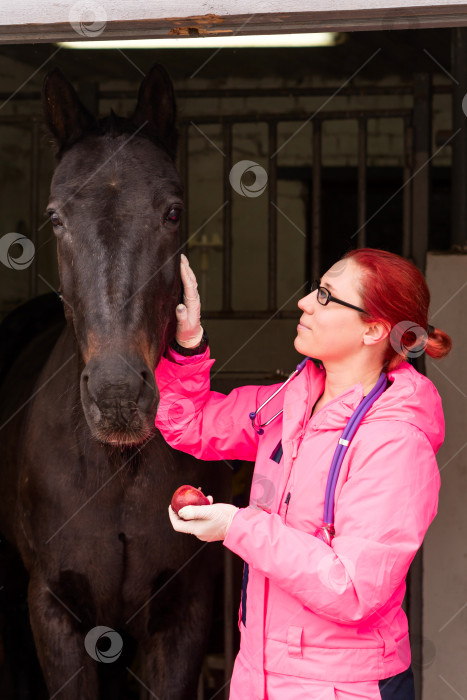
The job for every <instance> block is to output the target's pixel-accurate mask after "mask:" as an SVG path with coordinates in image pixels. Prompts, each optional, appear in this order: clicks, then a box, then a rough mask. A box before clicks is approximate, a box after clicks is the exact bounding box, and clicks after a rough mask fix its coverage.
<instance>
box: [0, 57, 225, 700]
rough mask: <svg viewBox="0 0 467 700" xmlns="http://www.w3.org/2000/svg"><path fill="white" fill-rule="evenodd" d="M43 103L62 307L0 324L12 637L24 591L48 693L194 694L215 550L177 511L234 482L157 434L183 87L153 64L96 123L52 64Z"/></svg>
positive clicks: (174, 698)
mask: <svg viewBox="0 0 467 700" xmlns="http://www.w3.org/2000/svg"><path fill="white" fill-rule="evenodd" d="M43 109H44V118H45V124H46V127H47V130H48V132H49V134H50V136H51V138H52V141H53V143H54V144H55V149H56V157H57V163H56V167H55V170H54V174H53V178H52V182H51V188H50V200H49V204H48V207H47V211H48V214H49V217H50V220H51V223H52V226H53V231H54V235H55V237H56V243H57V255H58V271H59V278H60V287H59V290H58V292H57V294H58V295H59V296H60V299H61V304H60V301H59V300H58V296H57V295H55V294H52V295H44V297H43V298H39V299H35V300H33V301H32V302H29V303H27V304H26V305H24V307H20V308H19V309H17V310H16V311H15V312H13V314H12V315H11V316H10V317H7V318H6V320H5V321H4V322H3V324H2V326H1V327H0V348H2V349H3V350H1V351H0V365H3V366H0V381H1V386H0V440H1V444H2V450H1V457H0V460H1V462H0V494H1V498H0V533H1V537H2V542H3V544H4V545H5V546H6V548H7V554H5V550H2V551H3V553H2V555H1V556H2V558H3V560H4V562H5V561H8V567H10V568H8V567H7V568H5V567H3V569H4V571H3V583H4V590H3V591H1V592H0V596H2V595H3V597H4V599H6V600H7V601H8V603H7V606H6V607H7V610H4V611H3V620H4V622H5V620H7V621H8V620H9V624H6V625H5V628H8V630H10V631H11V628H12V627H14V626H15V625H14V624H13V623H12V619H11V618H12V610H14V607H11V608H10V609H8V608H9V606H10V605H13V603H12V601H13V600H14V599H18V600H19V599H20V598H21V595H20V593H19V592H18V590H17V589H14V588H13V587H12V586H13V584H12V583H11V582H14V585H15V586H17V585H23V584H22V583H21V584H18V582H25V583H24V596H25V600H26V596H27V614H28V622H29V625H30V629H31V630H32V635H33V639H34V643H35V648H36V650H37V656H38V660H39V664H40V669H41V672H42V676H43V679H44V681H45V684H46V688H47V692H48V694H49V695H50V697H55V696H57V697H58V698H59V699H60V700H105V699H107V698H108V699H109V700H110V699H112V700H119V699H120V698H125V697H127V695H125V693H127V692H128V683H129V680H130V681H132V682H133V684H134V685H137V686H138V688H139V689H140V690H141V693H142V694H141V695H140V697H149V696H150V697H157V698H160V699H161V700H193V699H194V698H195V697H196V689H197V684H198V678H199V673H200V669H201V665H202V661H203V657H204V653H205V649H206V645H207V642H208V640H209V634H210V629H211V622H212V599H213V595H214V591H215V582H216V581H217V580H218V579H217V577H218V575H219V574H220V573H221V569H222V566H221V562H222V551H223V550H222V546H221V544H220V543H214V544H211V545H208V546H206V543H202V542H200V541H199V540H197V539H196V538H195V537H189V536H185V535H180V534H179V533H176V532H175V531H174V530H173V529H172V527H171V525H170V521H169V518H168V512H167V509H168V505H169V503H170V500H171V496H172V494H173V492H174V491H175V489H176V488H177V487H178V486H180V485H181V484H184V483H187V484H193V485H195V486H202V487H203V490H204V492H205V493H211V494H212V495H213V496H214V500H225V499H226V498H228V497H229V494H230V478H229V472H228V470H227V469H226V468H225V466H224V465H222V466H220V464H221V463H220V462H219V463H216V462H214V463H213V462H211V463H209V462H202V461H199V460H197V459H195V458H193V457H191V456H190V455H187V454H184V453H182V452H180V451H177V450H174V449H172V448H171V447H169V446H168V445H167V444H166V442H165V441H164V439H163V437H162V435H161V434H160V432H159V431H158V430H157V429H156V428H155V426H154V419H155V415H156V411H157V406H158V401H159V392H158V388H157V386H156V384H155V378H154V370H155V367H156V366H157V363H158V362H159V360H160V358H161V357H162V355H163V353H164V351H165V349H166V348H167V345H168V343H169V342H170V340H171V338H172V337H173V336H174V332H175V327H176V326H175V324H176V318H175V306H176V304H177V303H178V302H179V300H180V295H181V291H182V285H181V278H180V270H179V265H180V250H181V242H180V234H179V225H180V217H181V213H182V208H183V190H182V186H181V182H180V178H179V175H178V173H177V170H176V166H175V162H174V160H175V155H176V145H177V129H176V102H175V96H174V90H173V85H172V82H171V80H170V78H169V76H168V74H167V72H166V71H165V69H164V68H163V67H162V66H160V65H155V66H153V68H152V69H151V70H150V71H149V72H148V74H147V75H146V76H145V78H144V79H143V81H142V83H141V85H140V88H139V93H138V99H137V104H136V108H135V110H134V112H133V114H132V115H131V117H128V118H124V117H120V116H117V115H116V114H114V112H113V111H112V112H111V113H110V116H108V117H105V118H102V119H97V118H95V117H94V116H93V115H92V114H91V113H90V112H89V111H88V110H87V109H86V108H85V107H84V106H83V105H82V103H81V102H80V100H79V98H78V96H77V94H76V92H75V90H74V89H73V87H72V85H71V84H70V83H69V81H68V80H67V79H66V78H65V77H64V76H63V74H62V73H61V72H60V70H58V69H55V70H53V71H52V72H50V73H49V74H48V75H47V76H46V78H45V81H44V86H43ZM51 297H53V300H52V299H51ZM41 299H42V301H41ZM57 304H58V305H59V306H60V310H58V309H57ZM49 319H50V323H49V322H48V320H49ZM5 348H6V349H5ZM5 572H6V573H5ZM0 583H2V581H1V580H0ZM26 586H27V592H26ZM8 590H9V593H10V595H9V596H8V595H5V594H7V593H8ZM20 602H21V601H20ZM16 614H18V617H17V618H15V619H17V626H19V622H18V621H19V615H20V613H16V612H15V615H16ZM5 635H6V636H7V639H6V641H5V649H10V652H9V653H10V655H14V654H13V651H12V650H14V649H15V648H16V647H18V646H22V645H18V644H17V643H16V644H14V643H12V644H11V645H10V646H9V644H8V634H7V632H5ZM24 653H25V651H24V648H23V654H24ZM135 659H136V661H135ZM135 663H136V664H137V667H136V668H135ZM132 664H133V666H132ZM26 665H27V664H26V661H24V659H23V660H22V661H21V660H20V661H18V660H16V666H15V661H14V660H12V661H11V666H12V668H16V669H17V670H18V668H19V671H18V673H16V674H15V672H14V671H12V675H13V676H15V678H16V676H18V675H19V676H20V675H21V673H22V674H23V675H24V673H25V668H26ZM28 668H29V666H28ZM31 668H32V666H31ZM16 680H17V678H16ZM23 681H24V679H23ZM12 682H14V681H12ZM34 683H36V681H34ZM34 683H31V684H30V685H34ZM125 687H126V688H127V689H125ZM22 692H23V695H21V697H28V698H29V697H31V698H33V697H36V694H35V693H39V691H38V690H34V689H33V688H31V687H28V688H27V689H23V691H22ZM28 693H29V694H28Z"/></svg>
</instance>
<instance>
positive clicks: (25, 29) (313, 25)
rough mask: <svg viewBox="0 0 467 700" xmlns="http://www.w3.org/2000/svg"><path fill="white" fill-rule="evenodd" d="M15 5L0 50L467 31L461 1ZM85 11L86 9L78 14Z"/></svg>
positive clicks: (1, 29)
mask: <svg viewBox="0 0 467 700" xmlns="http://www.w3.org/2000/svg"><path fill="white" fill-rule="evenodd" d="M200 6H201V3H200V2H199V0H196V1H194V0H174V2H172V3H148V2H147V1H146V0H119V1H116V0H112V1H111V0H98V1H96V3H94V7H95V13H93V11H92V7H93V5H92V4H91V3H82V4H81V3H70V2H69V1H68V0H57V2H54V3H50V2H49V1H48V0H42V1H41V2H40V1H38V0H16V2H14V3H8V4H5V3H4V4H3V8H0V43H4V44H6V43H24V42H54V41H63V40H67V41H73V40H74V41H83V40H92V39H93V38H94V39H96V40H101V41H102V40H105V39H114V40H115V39H130V38H131V39H146V38H154V39H156V38H167V37H197V36H199V37H200V38H202V37H203V36H204V37H206V36H231V35H233V34H238V35H248V34H282V33H289V32H324V31H368V30H371V31H374V30H378V29H422V28H436V27H456V26H459V27H461V26H467V3H466V2H463V0H451V1H450V2H442V0H269V1H268V2H260V3H258V5H257V7H258V11H257V12H255V13H252V12H251V2H250V0H215V1H213V0H211V1H210V2H209V1H208V2H205V3H203V9H205V10H206V13H205V14H203V15H200V14H199V10H200ZM80 8H84V9H80Z"/></svg>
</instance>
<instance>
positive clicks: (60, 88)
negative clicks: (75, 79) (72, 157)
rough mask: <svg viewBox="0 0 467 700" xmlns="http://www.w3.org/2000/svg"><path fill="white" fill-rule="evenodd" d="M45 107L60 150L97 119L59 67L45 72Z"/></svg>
mask: <svg viewBox="0 0 467 700" xmlns="http://www.w3.org/2000/svg"><path fill="white" fill-rule="evenodd" d="M42 109H43V112H44V119H45V123H46V126H47V128H48V130H49V132H50V134H51V136H52V137H53V139H54V141H55V143H56V144H57V146H58V149H59V151H61V150H62V149H64V148H67V147H68V146H71V145H72V144H73V143H75V141H77V140H78V139H79V138H80V137H81V136H82V135H83V134H84V132H85V131H86V130H87V129H89V127H90V126H91V125H92V124H94V122H95V119H94V117H93V116H92V115H91V114H90V113H89V112H88V111H87V109H86V108H85V107H84V106H83V105H82V104H81V102H80V101H79V99H78V95H77V94H76V92H75V90H74V89H73V86H72V85H71V83H69V82H68V80H67V79H66V78H65V76H64V75H63V73H62V72H61V71H60V70H59V69H58V68H55V69H54V70H53V71H51V72H50V73H48V74H47V75H46V76H45V80H44V85H43V87H42Z"/></svg>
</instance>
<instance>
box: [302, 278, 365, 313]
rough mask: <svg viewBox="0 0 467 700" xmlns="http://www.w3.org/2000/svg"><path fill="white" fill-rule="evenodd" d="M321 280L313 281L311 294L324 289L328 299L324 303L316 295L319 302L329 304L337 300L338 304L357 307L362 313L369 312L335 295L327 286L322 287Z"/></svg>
mask: <svg viewBox="0 0 467 700" xmlns="http://www.w3.org/2000/svg"><path fill="white" fill-rule="evenodd" d="M319 282H320V281H319V280H314V281H313V282H312V285H311V290H310V294H311V293H312V292H316V291H318V294H319V291H320V289H322V290H323V291H325V292H326V294H327V299H326V301H325V302H324V304H322V303H321V302H320V300H319V299H318V295H316V300H317V302H318V304H321V306H327V305H328V304H329V302H330V301H335V302H336V304H342V306H347V307H348V308H349V309H355V310H356V311H361V313H362V314H368V311H365V309H361V308H360V307H359V306H355V305H354V304H349V303H348V302H347V301H342V299H338V298H337V297H333V296H332V294H331V292H330V291H329V289H326V287H322V286H321V285H320V283H319Z"/></svg>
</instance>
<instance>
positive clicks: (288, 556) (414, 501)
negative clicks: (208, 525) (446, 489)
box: [224, 421, 440, 624]
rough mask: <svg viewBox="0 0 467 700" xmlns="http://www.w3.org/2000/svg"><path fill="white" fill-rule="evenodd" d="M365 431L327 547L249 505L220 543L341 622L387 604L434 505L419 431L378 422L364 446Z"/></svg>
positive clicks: (428, 450)
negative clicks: (376, 436)
mask: <svg viewBox="0 0 467 700" xmlns="http://www.w3.org/2000/svg"><path fill="white" fill-rule="evenodd" d="M367 429H368V426H365V425H362V426H360V428H359V433H360V434H359V440H358V446H357V447H356V448H355V449H354V454H353V458H352V465H351V467H350V469H349V476H348V478H347V480H346V481H345V483H344V485H343V487H342V490H341V492H340V495H339V498H338V502H337V504H336V513H335V529H336V536H335V537H334V539H333V540H332V543H331V546H329V545H327V544H325V543H324V542H323V541H322V540H320V539H319V538H317V537H315V536H314V535H313V534H310V533H309V532H304V531H301V530H298V529H296V528H292V527H289V526H288V525H286V524H284V523H283V521H282V519H281V517H280V516H279V515H278V514H269V513H266V512H265V511H262V510H258V509H255V508H252V507H248V508H243V509H241V510H239V511H238V512H237V513H236V514H235V516H234V518H233V521H232V523H231V525H230V528H229V530H228V531H227V536H226V538H225V540H224V545H225V546H226V547H228V548H229V549H231V550H232V551H233V552H235V553H236V554H238V555H239V556H240V557H242V558H243V559H244V560H245V561H246V562H248V563H249V564H250V565H251V566H253V567H255V568H256V569H258V570H259V571H260V572H262V573H263V574H264V575H265V576H266V577H268V578H270V579H271V580H274V581H275V583H276V584H277V585H279V586H281V587H282V588H283V589H284V590H285V591H287V592H288V593H290V594H291V595H293V596H295V597H296V598H297V599H298V600H300V602H301V603H302V604H303V605H304V606H306V607H308V608H309V609H310V610H312V611H313V612H315V613H317V614H319V615H320V616H322V617H325V618H328V619H330V620H333V621H336V622H339V623H343V624H354V623H355V622H357V621H361V620H364V619H365V618H368V617H370V616H371V615H372V614H373V613H375V612H376V611H378V610H379V609H380V608H382V607H383V606H384V605H385V604H386V603H387V602H388V601H389V599H390V598H391V596H392V595H393V594H394V592H395V591H396V590H397V588H398V587H399V586H400V585H401V583H402V582H403V581H404V579H405V577H406V575H407V572H408V569H409V566H410V563H411V561H412V559H413V557H414V556H415V554H416V552H417V550H418V548H419V547H420V545H421V543H422V540H423V537H424V535H425V532H426V530H427V529H428V527H429V525H430V523H431V521H432V520H433V518H434V517H435V515H436V511H437V504H438V491H439V484H440V477H439V470H438V467H437V463H436V459H435V455H434V452H433V449H432V447H431V445H430V443H429V441H428V439H427V437H426V436H425V434H424V433H422V432H421V431H419V430H418V429H417V428H415V427H413V426H411V425H409V424H406V423H399V422H397V423H396V425H394V422H389V421H387V422H384V421H379V425H378V431H379V433H378V434H379V437H380V442H379V444H378V447H377V448H376V447H375V443H374V439H373V441H371V442H370V441H368V445H367V446H366V445H365V442H366V441H365V430H367ZM356 439H357V438H355V440H356ZM353 447H354V446H353V445H352V446H351V448H353ZM351 448H349V453H350V450H351ZM349 460H350V455H349Z"/></svg>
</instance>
